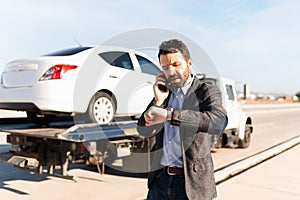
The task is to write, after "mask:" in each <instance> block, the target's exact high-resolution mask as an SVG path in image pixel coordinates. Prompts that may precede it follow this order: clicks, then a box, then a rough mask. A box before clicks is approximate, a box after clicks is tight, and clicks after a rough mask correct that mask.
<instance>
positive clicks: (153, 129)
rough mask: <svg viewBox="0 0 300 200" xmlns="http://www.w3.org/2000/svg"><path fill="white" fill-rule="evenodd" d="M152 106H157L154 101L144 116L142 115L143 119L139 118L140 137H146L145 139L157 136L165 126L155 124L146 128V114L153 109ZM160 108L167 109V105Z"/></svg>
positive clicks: (164, 104)
mask: <svg viewBox="0 0 300 200" xmlns="http://www.w3.org/2000/svg"><path fill="white" fill-rule="evenodd" d="M151 106H156V105H155V102H154V99H153V100H152V101H151V103H150V104H149V105H148V106H147V108H146V110H145V111H144V112H143V114H142V115H141V117H140V118H139V120H138V122H137V130H138V132H139V134H140V135H142V136H144V137H152V136H154V135H156V134H157V133H159V132H160V131H161V130H162V129H163V127H164V124H163V123H161V124H155V125H152V126H145V124H146V121H145V118H144V113H145V112H146V111H147V110H148V109H149V108H150V107H151ZM160 107H162V108H165V107H166V103H165V102H164V103H163V104H162V105H161V106H160Z"/></svg>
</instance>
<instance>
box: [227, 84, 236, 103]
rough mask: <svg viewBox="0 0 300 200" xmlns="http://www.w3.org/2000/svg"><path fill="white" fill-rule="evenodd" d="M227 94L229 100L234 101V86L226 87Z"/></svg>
mask: <svg viewBox="0 0 300 200" xmlns="http://www.w3.org/2000/svg"><path fill="white" fill-rule="evenodd" d="M226 92H227V95H228V100H234V95H233V89H232V85H226Z"/></svg>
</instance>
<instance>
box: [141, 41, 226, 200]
mask: <svg viewBox="0 0 300 200" xmlns="http://www.w3.org/2000/svg"><path fill="white" fill-rule="evenodd" d="M158 57H159V61H160V64H161V66H162V72H161V73H160V74H158V75H157V77H156V82H155V83H154V85H153V92H154V99H153V101H152V102H151V103H150V104H149V106H148V107H147V109H146V111H145V112H144V113H143V114H142V116H141V118H140V119H139V121H138V131H139V133H140V134H141V135H144V136H146V137H152V136H155V138H156V143H155V146H154V149H153V150H152V163H151V167H152V169H151V172H150V173H149V177H148V188H149V191H148V195H147V199H148V200H152V199H155V200H163V199H192V200H196V199H200V200H202V199H212V198H215V197H216V186H215V182H214V174H213V173H214V169H213V162H212V157H211V154H210V142H209V136H208V134H221V133H222V132H223V130H224V128H225V127H226V125H227V121H228V120H227V116H226V111H225V110H224V108H223V107H222V98H221V93H220V91H219V89H218V88H217V87H216V86H214V85H212V84H208V83H205V82H204V81H203V80H200V79H198V78H197V77H196V76H195V75H192V74H191V68H192V59H191V57H190V54H189V50H188V48H187V47H186V45H185V44H184V43H183V42H182V41H179V40H176V39H172V40H169V41H165V42H163V43H162V44H161V45H160V47H159V53H158Z"/></svg>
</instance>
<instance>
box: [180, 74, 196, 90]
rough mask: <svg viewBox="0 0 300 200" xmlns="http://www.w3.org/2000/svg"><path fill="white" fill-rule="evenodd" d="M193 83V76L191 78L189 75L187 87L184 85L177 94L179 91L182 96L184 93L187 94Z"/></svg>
mask: <svg viewBox="0 0 300 200" xmlns="http://www.w3.org/2000/svg"><path fill="white" fill-rule="evenodd" d="M193 81H194V76H193V74H191V79H190V82H189V83H188V84H187V85H185V86H183V87H181V88H179V89H178V91H177V92H179V90H180V89H181V90H182V92H183V94H184V95H186V93H187V92H188V90H189V89H190V87H191V85H192V83H193Z"/></svg>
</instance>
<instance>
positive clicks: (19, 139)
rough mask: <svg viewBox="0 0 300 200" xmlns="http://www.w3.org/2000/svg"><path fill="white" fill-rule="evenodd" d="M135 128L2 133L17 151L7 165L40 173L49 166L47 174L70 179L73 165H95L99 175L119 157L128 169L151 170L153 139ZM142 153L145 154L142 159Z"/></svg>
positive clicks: (131, 123) (77, 127) (93, 126)
mask: <svg viewBox="0 0 300 200" xmlns="http://www.w3.org/2000/svg"><path fill="white" fill-rule="evenodd" d="M136 126H137V125H136V122H134V121H123V122H112V123H109V124H105V125H99V124H96V123H95V124H76V125H73V126H71V127H69V128H63V127H46V128H39V127H38V128H24V129H12V130H1V131H2V132H6V133H9V134H8V135H7V142H8V143H11V144H12V151H13V152H14V156H12V157H11V158H10V159H9V160H8V163H12V164H14V165H15V166H18V167H25V168H28V167H37V170H38V172H39V173H42V172H43V168H44V167H47V173H48V174H51V175H59V176H62V177H65V178H66V177H70V176H68V174H67V170H68V165H69V164H70V163H85V164H95V165H97V167H98V170H99V172H100V173H104V164H111V163H112V162H113V161H114V160H115V159H117V158H122V159H123V168H124V169H125V170H129V171H131V172H143V171H144V172H146V171H147V170H149V168H150V166H149V161H150V160H149V159H150V158H149V156H147V155H149V154H147V152H150V149H151V148H152V146H153V144H154V141H153V139H154V138H144V137H142V136H140V135H139V134H138V132H137V129H136ZM135 153H136V154H135ZM140 153H146V154H142V155H143V156H141V155H140ZM136 157H138V159H136ZM54 169H60V173H59V174H54ZM141 170H142V171H141Z"/></svg>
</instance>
